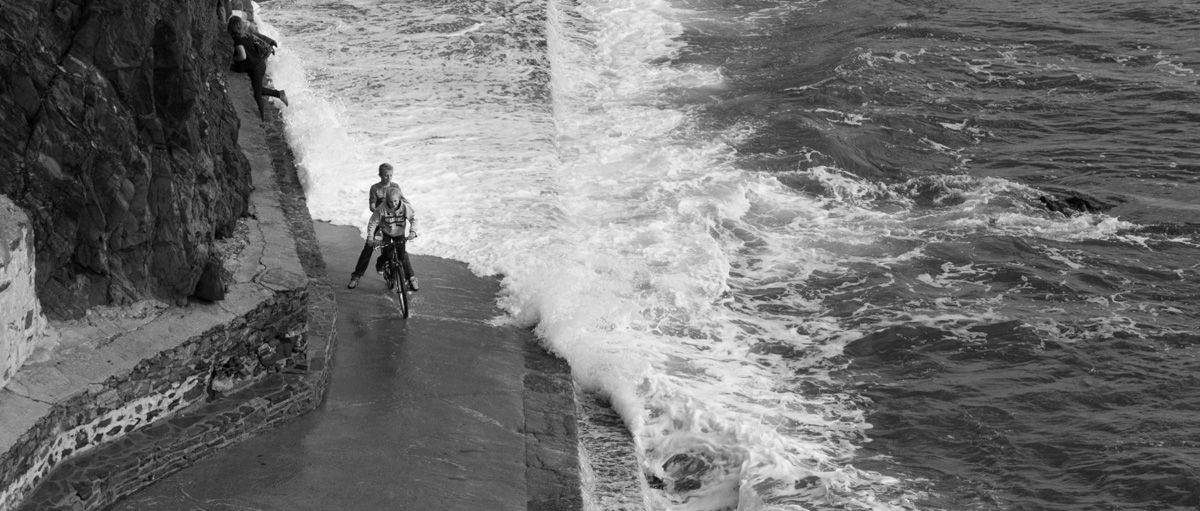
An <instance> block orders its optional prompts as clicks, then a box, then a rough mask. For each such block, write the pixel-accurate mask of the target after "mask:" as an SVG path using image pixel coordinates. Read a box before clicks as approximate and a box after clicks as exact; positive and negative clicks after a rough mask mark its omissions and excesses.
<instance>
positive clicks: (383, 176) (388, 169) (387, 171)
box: [379, 163, 392, 183]
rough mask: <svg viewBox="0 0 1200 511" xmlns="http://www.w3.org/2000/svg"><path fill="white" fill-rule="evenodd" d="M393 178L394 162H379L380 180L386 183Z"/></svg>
mask: <svg viewBox="0 0 1200 511" xmlns="http://www.w3.org/2000/svg"><path fill="white" fill-rule="evenodd" d="M391 180H392V164H390V163H381V164H379V182H380V183H386V182H388V181H391Z"/></svg>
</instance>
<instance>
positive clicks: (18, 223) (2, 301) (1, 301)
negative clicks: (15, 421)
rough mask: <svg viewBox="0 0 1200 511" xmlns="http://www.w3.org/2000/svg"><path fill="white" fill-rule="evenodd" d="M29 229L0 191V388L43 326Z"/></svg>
mask: <svg viewBox="0 0 1200 511" xmlns="http://www.w3.org/2000/svg"><path fill="white" fill-rule="evenodd" d="M35 274H36V272H35V271H34V267H33V229H32V226H31V225H30V224H29V218H28V217H26V216H25V213H24V212H23V211H21V210H20V209H19V208H17V207H16V205H14V204H13V203H12V201H9V200H8V198H6V197H4V196H3V195H0V388H3V387H4V386H5V385H7V384H8V380H10V379H12V376H13V374H16V372H17V369H20V368H21V364H23V363H25V359H27V358H29V355H30V353H32V352H33V349H34V347H35V344H36V343H37V342H38V341H39V340H40V339H41V338H42V336H43V335H44V333H45V329H46V318H45V317H44V316H42V309H41V305H40V304H39V303H38V299H37V294H36V292H35V291H34V275H35Z"/></svg>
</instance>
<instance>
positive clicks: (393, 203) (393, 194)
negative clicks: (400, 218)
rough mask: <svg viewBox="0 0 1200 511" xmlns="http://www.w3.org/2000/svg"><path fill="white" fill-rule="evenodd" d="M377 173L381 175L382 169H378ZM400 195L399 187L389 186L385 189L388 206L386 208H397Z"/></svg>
mask: <svg viewBox="0 0 1200 511" xmlns="http://www.w3.org/2000/svg"><path fill="white" fill-rule="evenodd" d="M379 173H380V174H381V175H382V174H383V171H382V170H381V171H379ZM389 174H390V172H389ZM401 196H402V194H401V193H400V189H399V188H389V189H388V191H387V207H388V209H390V210H393V211H394V210H396V209H399V208H400V197H401Z"/></svg>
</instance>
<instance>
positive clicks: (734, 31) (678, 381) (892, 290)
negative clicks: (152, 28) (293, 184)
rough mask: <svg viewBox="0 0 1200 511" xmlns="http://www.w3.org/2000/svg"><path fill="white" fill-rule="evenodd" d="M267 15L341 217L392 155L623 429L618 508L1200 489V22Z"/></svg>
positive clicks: (673, 3) (693, 2) (611, 10)
mask: <svg viewBox="0 0 1200 511" xmlns="http://www.w3.org/2000/svg"><path fill="white" fill-rule="evenodd" d="M260 7H261V8H260V14H259V16H260V17H261V19H262V20H264V21H265V25H264V28H263V30H264V31H265V32H267V33H269V34H272V35H278V39H280V41H281V49H280V54H279V55H278V56H277V57H276V58H275V59H273V60H274V61H273V64H272V70H271V73H272V76H273V79H274V81H275V82H276V84H277V85H279V86H281V87H282V88H284V89H286V90H287V91H288V94H289V96H290V98H291V99H292V106H291V107H289V108H287V109H285V110H284V114H285V120H286V123H287V131H288V136H289V139H290V141H291V144H292V146H293V149H294V151H295V153H296V155H297V158H298V164H299V167H300V169H301V172H302V174H303V175H302V176H301V178H302V180H303V181H304V183H305V186H306V189H307V193H308V196H309V207H310V209H311V210H312V213H313V215H314V216H315V217H316V218H319V219H325V220H331V221H333V222H336V223H341V224H346V225H355V226H362V225H364V224H365V223H366V220H367V210H366V207H365V205H366V204H365V194H366V189H367V187H369V186H370V185H371V183H373V182H374V181H376V179H377V178H376V176H375V168H376V166H377V165H378V164H379V163H381V162H385V161H386V162H390V163H392V164H393V165H395V167H396V169H397V172H396V175H395V179H396V181H398V182H399V183H400V185H401V186H402V187H403V188H404V191H405V193H406V195H407V196H408V197H409V198H410V199H411V201H412V202H413V204H414V205H415V207H416V208H417V211H418V213H419V218H420V223H421V233H420V235H421V237H420V238H419V239H418V240H417V241H416V242H415V243H413V244H412V245H411V250H412V251H413V252H416V253H425V254H432V255H437V256H442V257H450V258H454V259H459V260H462V261H466V262H467V263H469V264H470V265H471V267H472V268H473V269H474V270H475V271H476V272H479V273H483V274H500V275H502V276H503V296H502V298H501V301H502V305H503V307H504V309H505V310H506V311H507V312H508V315H509V317H508V318H507V319H506V320H507V321H514V322H517V323H519V324H523V325H528V326H533V327H535V328H536V332H537V333H538V335H539V336H540V338H541V339H542V340H543V341H544V343H545V345H546V346H547V348H548V349H550V350H552V351H553V352H554V353H556V354H558V355H559V356H561V357H562V358H564V359H566V360H567V361H568V362H569V363H570V365H571V368H572V372H573V374H574V375H575V377H576V379H577V380H578V381H579V383H580V384H581V385H582V387H583V388H584V389H585V390H586V391H587V392H588V393H589V394H590V395H591V396H593V397H595V399H597V400H598V401H600V402H604V403H608V404H609V405H610V406H611V408H612V409H613V410H615V411H616V413H617V414H618V416H619V417H620V420H619V421H616V424H617V426H618V429H619V430H621V434H620V435H612V434H609V437H608V438H599V439H594V438H593V439H592V440H589V442H592V443H593V445H602V444H604V442H613V441H618V440H619V438H618V437H620V436H622V435H629V436H630V437H631V438H632V440H631V444H630V445H631V448H630V449H627V450H623V449H607V448H601V449H592V450H591V451H589V452H587V453H585V454H586V456H585V458H586V459H588V460H589V463H590V464H591V465H592V466H593V467H605V466H610V465H613V466H619V465H620V460H616V459H606V457H621V455H620V454H614V453H620V452H630V453H632V454H630V455H629V456H632V457H633V458H634V460H633V461H634V463H635V464H636V467H637V468H636V470H633V471H632V475H631V474H630V471H621V470H589V471H588V472H589V473H591V474H594V477H595V478H596V479H595V480H591V481H589V483H588V495H587V498H588V503H589V506H590V507H592V508H594V509H617V508H635V509H640V508H646V509H671V510H719V509H742V510H760V509H761V510H767V509H772V510H798V509H1012V508H1021V509H1080V510H1084V509H1171V508H1194V507H1196V506H1197V505H1200V474H1198V473H1197V472H1198V469H1200V441H1198V440H1197V438H1200V425H1198V424H1197V421H1196V418H1197V413H1198V412H1200V376H1198V373H1197V369H1200V359H1198V358H1197V355H1198V353H1200V334H1198V333H1197V329H1198V326H1200V312H1198V311H1200V307H1198V305H1200V303H1197V302H1200V298H1198V291H1197V290H1198V289H1200V288H1198V287H1197V285H1198V284H1200V272H1198V264H1200V257H1198V256H1200V237H1198V236H1197V232H1198V229H1197V226H1198V225H1200V202H1198V201H1197V199H1196V197H1197V196H1198V194H1200V149H1198V148H1197V140H1200V138H1198V135H1197V133H1198V131H1197V123H1198V121H1200V85H1198V83H1197V82H1198V80H1200V77H1198V76H1197V71H1196V70H1197V69H1200V5H1198V4H1196V3H1195V2H1191V1H1185V0H1143V1H1136V0H1135V1H1130V0H1062V1H1058V2H1046V1H1041V0H1039V1H1029V0H963V1H959V2H950V1H934V0H826V1H803V0H802V1H786V0H747V1H741V2H728V1H720V2H718V1H715V0H548V1H546V2H531V1H522V0H490V1H488V0H411V1H405V2H393V1H386V0H353V1H337V2H334V1H328V0H274V1H271V2H269V3H264V4H262V5H261V6H260ZM418 271H419V269H418ZM428 292H436V290H429V291H428ZM597 413H598V414H600V415H602V414H601V413H600V412H597ZM587 415H588V416H591V415H592V413H591V412H589V413H588V414H587ZM604 422H605V421H604V420H602V419H597V424H600V423H604ZM609 422H612V421H609ZM590 431H591V430H589V433H588V435H585V436H587V437H589V438H590V437H591V436H592V435H593V433H591V432H590ZM600 431H603V427H601V428H600ZM604 436H605V435H604V434H603V433H600V437H604ZM614 474H618V475H614ZM629 478H632V479H634V480H633V481H630V480H628V479H629ZM619 479H625V480H619Z"/></svg>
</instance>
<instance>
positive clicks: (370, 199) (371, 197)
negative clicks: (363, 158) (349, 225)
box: [367, 183, 379, 213]
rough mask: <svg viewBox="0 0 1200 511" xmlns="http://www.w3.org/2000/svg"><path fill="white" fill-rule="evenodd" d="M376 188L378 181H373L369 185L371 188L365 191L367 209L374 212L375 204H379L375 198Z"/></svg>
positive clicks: (377, 187)
mask: <svg viewBox="0 0 1200 511" xmlns="http://www.w3.org/2000/svg"><path fill="white" fill-rule="evenodd" d="M378 189H379V183H375V184H373V185H371V190H370V191H368V192H367V209H369V210H371V212H372V213H374V212H375V208H376V207H378V206H376V205H377V204H379V202H377V201H376V200H375V191H376V190H378Z"/></svg>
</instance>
